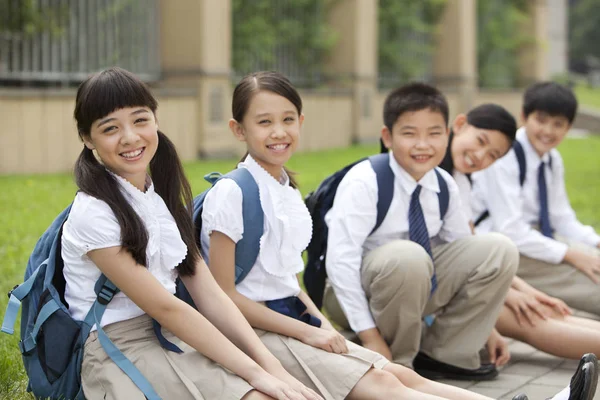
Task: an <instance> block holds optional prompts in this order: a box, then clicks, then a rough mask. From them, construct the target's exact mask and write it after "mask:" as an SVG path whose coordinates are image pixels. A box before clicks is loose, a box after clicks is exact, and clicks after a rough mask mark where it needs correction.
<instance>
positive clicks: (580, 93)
mask: <svg viewBox="0 0 600 400" xmlns="http://www.w3.org/2000/svg"><path fill="white" fill-rule="evenodd" d="M575 95H576V96H577V100H578V101H579V104H580V105H582V106H584V107H589V108H595V109H596V110H598V111H600V88H591V87H589V86H587V85H585V84H579V85H577V86H575Z"/></svg>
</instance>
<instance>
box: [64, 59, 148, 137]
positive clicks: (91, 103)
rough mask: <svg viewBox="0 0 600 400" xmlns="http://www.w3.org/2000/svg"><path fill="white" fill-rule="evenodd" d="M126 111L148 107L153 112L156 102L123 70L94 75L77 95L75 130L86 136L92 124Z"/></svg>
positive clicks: (133, 76) (109, 70)
mask: <svg viewBox="0 0 600 400" xmlns="http://www.w3.org/2000/svg"><path fill="white" fill-rule="evenodd" d="M127 107H148V108H149V109H150V110H152V112H156V108H157V102H156V99H155V98H154V96H152V94H151V93H150V90H149V89H148V87H147V86H146V84H144V83H143V82H142V81H141V80H140V79H139V78H137V77H136V76H135V75H133V74H132V73H130V72H128V71H125V70H124V69H121V68H110V69H107V70H105V71H102V72H100V73H98V74H95V75H93V76H92V77H90V78H88V80H86V81H85V82H84V83H82V84H81V86H79V89H78V91H77V97H76V101H75V112H74V117H75V120H76V121H77V129H78V131H79V133H80V134H86V135H87V134H89V132H90V128H91V126H92V123H93V122H94V121H96V120H98V119H100V118H102V117H104V116H106V115H108V114H110V113H112V112H113V111H115V110H119V109H121V108H127Z"/></svg>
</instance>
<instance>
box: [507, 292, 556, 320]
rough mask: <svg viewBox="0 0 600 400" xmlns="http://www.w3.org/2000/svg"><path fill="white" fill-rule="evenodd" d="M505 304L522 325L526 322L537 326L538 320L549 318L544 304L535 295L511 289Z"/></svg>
mask: <svg viewBox="0 0 600 400" xmlns="http://www.w3.org/2000/svg"><path fill="white" fill-rule="evenodd" d="M504 304H505V305H506V306H507V307H508V308H510V310H511V311H512V312H513V313H514V314H515V317H516V319H517V322H518V323H519V325H521V326H523V324H524V323H528V324H529V325H531V326H535V324H536V321H537V320H539V319H542V320H546V319H548V315H547V311H546V310H545V309H544V305H543V304H542V303H540V302H539V301H538V300H537V299H536V298H535V296H533V295H530V294H527V293H523V292H519V291H517V290H514V289H509V291H508V295H507V296H506V300H504Z"/></svg>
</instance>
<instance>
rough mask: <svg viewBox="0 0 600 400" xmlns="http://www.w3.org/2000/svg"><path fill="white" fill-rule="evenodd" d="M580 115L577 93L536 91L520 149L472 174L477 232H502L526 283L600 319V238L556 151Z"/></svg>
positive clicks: (526, 103)
mask: <svg viewBox="0 0 600 400" xmlns="http://www.w3.org/2000/svg"><path fill="white" fill-rule="evenodd" d="M576 112H577V99H576V98H575V95H574V94H573V92H572V91H571V90H570V89H568V88H566V87H564V86H562V85H559V84H557V83H554V82H542V83H537V84H534V85H532V86H530V87H529V88H528V89H527V90H526V92H525V95H524V99H523V115H522V118H523V121H524V125H523V127H522V128H520V129H519V130H518V131H517V140H516V142H515V146H513V149H512V150H511V151H510V152H509V153H508V154H507V155H506V156H505V157H503V158H502V159H501V160H499V161H498V162H496V163H494V164H493V165H492V166H491V167H490V168H488V169H486V170H484V171H481V172H478V173H476V174H473V202H472V204H471V206H472V208H473V217H474V219H475V220H480V223H479V224H477V231H478V232H489V231H497V232H500V233H504V234H505V235H507V236H508V237H510V238H511V239H512V240H513V241H514V242H515V244H516V245H517V247H518V248H519V252H520V253H521V258H520V263H519V269H518V272H517V274H518V275H519V276H520V277H521V278H523V279H524V280H525V281H527V282H528V283H529V284H531V285H532V286H534V287H535V288H537V289H539V290H541V291H543V292H544V293H547V294H549V295H550V296H554V297H558V298H560V299H562V300H564V301H565V302H566V303H567V304H568V305H569V306H571V307H574V308H578V309H581V310H584V311H587V312H590V313H593V314H596V315H600V287H598V283H599V282H600V252H599V251H598V247H599V246H600V236H598V234H597V233H596V232H595V231H594V229H593V228H592V227H590V226H585V225H583V224H582V223H580V222H579V221H578V220H577V216H576V215H575V212H574V211H573V209H572V208H571V205H570V204H569V199H568V197H567V192H566V190H565V178H564V165H563V160H562V158H561V156H560V153H559V152H558V150H557V149H556V147H557V146H558V145H559V144H560V143H561V141H562V140H563V139H564V137H565V136H566V134H567V132H568V131H569V128H570V127H571V124H572V123H573V120H574V118H575V114H576ZM590 195H592V194H591V193H590Z"/></svg>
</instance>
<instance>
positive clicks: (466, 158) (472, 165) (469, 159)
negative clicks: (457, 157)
mask: <svg viewBox="0 0 600 400" xmlns="http://www.w3.org/2000/svg"><path fill="white" fill-rule="evenodd" d="M465 162H466V163H467V165H468V166H469V167H471V168H473V167H474V166H475V163H474V162H473V160H472V159H471V157H469V155H468V154H465Z"/></svg>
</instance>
